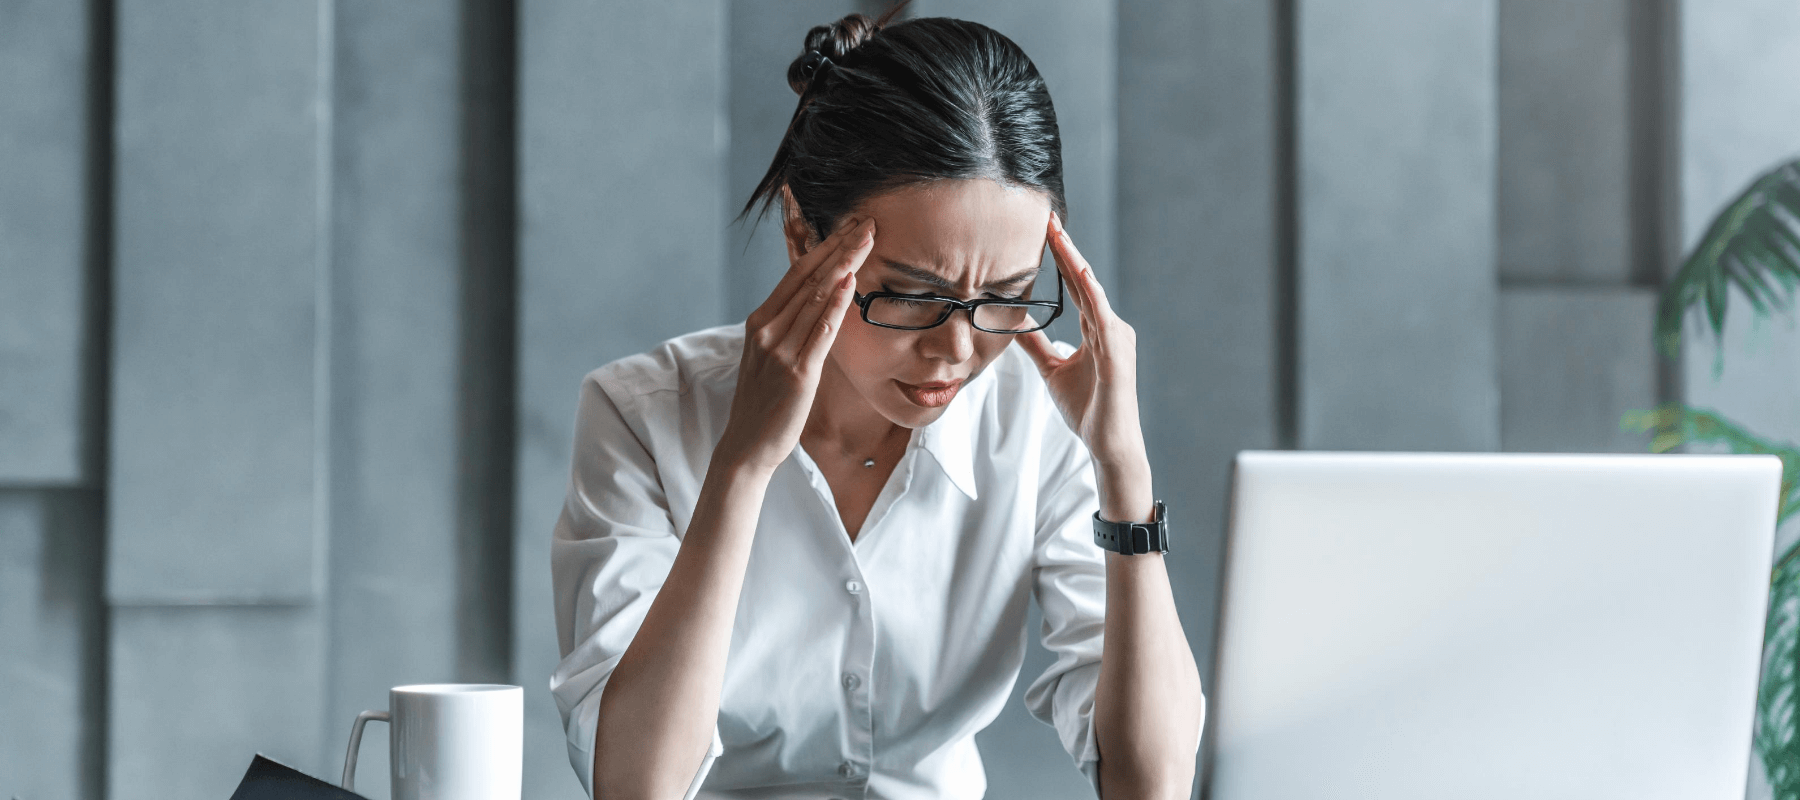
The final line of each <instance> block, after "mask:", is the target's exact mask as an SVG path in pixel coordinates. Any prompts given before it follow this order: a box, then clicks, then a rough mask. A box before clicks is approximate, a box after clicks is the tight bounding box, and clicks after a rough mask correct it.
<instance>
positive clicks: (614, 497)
mask: <svg viewBox="0 0 1800 800" xmlns="http://www.w3.org/2000/svg"><path fill="white" fill-rule="evenodd" d="M604 376H605V372H604V370H597V371H596V372H594V373H591V374H589V375H588V376H587V377H586V379H584V380H583V381H582V384H581V396H580V404H579V411H578V412H577V415H576V423H575V455H574V462H573V468H572V470H571V475H570V479H569V491H568V497H567V499H566V500H565V501H564V502H563V509H562V515H561V517H560V518H559V519H558V520H557V523H556V529H555V533H554V538H553V540H552V543H551V548H550V553H551V583H552V590H553V592H554V596H555V601H556V629H557V640H558V644H559V645H560V647H561V651H562V661H561V663H559V664H558V665H557V667H556V671H555V672H554V673H553V674H552V675H551V677H550V691H551V693H552V694H553V695H555V697H556V706H557V710H559V711H560V712H561V713H562V720H563V730H564V732H565V733H566V734H567V737H568V742H567V744H568V749H569V761H570V763H571V765H572V766H574V767H575V773H576V775H577V776H579V777H580V779H581V785H582V787H583V788H584V789H585V790H586V791H587V793H588V796H590V797H592V796H593V791H594V788H593V764H594V753H593V746H594V732H595V729H596V727H597V726H598V723H599V715H600V698H601V695H602V693H603V692H604V691H605V690H606V684H607V681H608V680H609V679H610V678H611V677H612V673H613V669H614V668H615V667H617V666H618V664H619V659H620V657H621V656H623V655H624V654H625V648H626V647H627V646H628V645H630V644H631V639H632V637H633V636H635V635H636V634H637V630H638V627H639V626H640V625H642V624H643V621H644V616H645V615H646V614H648V613H649V611H650V604H651V603H652V602H653V601H654V600H655V599H656V593H657V591H659V590H660V589H661V588H662V585H663V582H664V581H665V580H666V579H667V578H668V575H669V567H670V566H671V565H672V564H673V563H674V561H675V554H676V552H677V551H678V550H679V548H680V544H681V542H680V539H679V538H678V537H677V535H676V532H675V526H674V522H673V518H672V516H671V515H670V513H669V506H668V500H667V498H666V497H665V496H664V494H663V490H662V484H661V481H660V480H659V478H658V476H657V470H656V461H655V459H654V457H653V456H652V453H651V449H650V447H649V446H647V444H646V443H647V442H648V441H650V438H649V436H648V433H647V431H645V430H644V429H643V426H642V422H641V420H642V416H641V415H639V414H637V413H636V407H635V404H636V402H637V398H636V397H635V396H632V395H629V394H625V393H623V392H619V393H609V391H608V387H607V385H606V382H605V381H604ZM723 750H724V748H723V746H722V743H721V742H720V740H719V733H718V728H717V726H715V727H714V729H713V743H712V749H711V751H710V752H709V753H708V754H707V755H706V757H705V760H704V762H703V763H702V765H701V769H700V773H699V774H698V775H696V776H695V778H694V786H693V787H692V788H690V790H689V792H688V796H689V797H692V796H693V794H694V793H695V790H696V789H697V788H698V786H699V784H700V782H701V781H702V780H704V778H705V775H706V772H707V771H708V770H709V769H710V768H711V766H712V761H713V759H714V758H715V757H716V756H717V755H718V754H719V753H721V752H723Z"/></svg>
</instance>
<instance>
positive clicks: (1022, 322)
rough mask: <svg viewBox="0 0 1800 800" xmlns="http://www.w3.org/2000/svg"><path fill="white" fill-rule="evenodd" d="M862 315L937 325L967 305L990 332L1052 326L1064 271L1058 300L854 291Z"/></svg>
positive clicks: (912, 327) (904, 326)
mask: <svg viewBox="0 0 1800 800" xmlns="http://www.w3.org/2000/svg"><path fill="white" fill-rule="evenodd" d="M852 295H853V296H854V297H855V298H856V305H857V306H858V307H860V308H862V318H863V321H864V322H867V323H869V324H870V325H880V326H881V327H883V328H893V329H895V330H902V331H922V330H925V329H927V328H935V327H937V326H939V325H942V324H944V321H945V320H948V319H950V315H951V314H954V313H956V310H957V309H959V308H960V309H968V311H969V324H971V325H974V326H975V330H978V331H986V332H988V333H1030V332H1032V331H1041V330H1043V329H1044V328H1046V327H1049V325H1050V323H1051V322H1054V321H1055V320H1056V318H1057V317H1059V316H1062V311H1063V303H1062V301H1063V283H1062V273H1061V272H1058V273H1056V302H1054V303H1053V302H1050V301H1048V300H969V301H966V302H965V301H962V300H958V299H956V298H954V297H941V296H938V295H930V294H901V293H899V292H870V293H868V294H862V293H860V292H852Z"/></svg>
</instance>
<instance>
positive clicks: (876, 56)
mask: <svg viewBox="0 0 1800 800" xmlns="http://www.w3.org/2000/svg"><path fill="white" fill-rule="evenodd" d="M899 10H900V7H899V6H896V7H895V8H893V9H891V10H889V11H888V12H887V13H886V14H883V15H882V17H881V19H879V20H872V19H870V18H869V17H867V16H864V15H862V14H851V15H849V16H847V17H844V18H843V19H840V20H838V21H837V22H835V23H832V24H830V25H820V26H818V27H815V28H813V29H812V30H810V31H808V32H807V34H806V43H805V49H804V50H803V51H802V53H801V54H800V57H799V58H796V59H794V62H793V64H791V65H789V67H788V73H787V79H788V85H789V86H790V87H792V88H793V90H794V91H795V92H797V93H798V94H799V95H800V105H799V107H797V108H796V109H795V110H794V117H793V119H792V120H791V121H789V122H788V129H787V135H785V136H784V137H782V140H781V146H780V147H778V148H776V150H775V160H774V163H772V164H770V165H769V171H768V173H767V174H765V175H763V179H762V182H761V183H758V184H757V185H756V191H755V192H754V193H752V194H751V196H750V201H749V202H748V203H746V204H744V210H743V212H742V213H740V214H739V215H738V218H739V219H742V218H743V217H744V216H745V215H747V214H749V213H750V211H751V210H752V209H753V208H755V207H756V204H757V203H758V202H759V201H760V202H761V203H762V205H763V213H766V212H767V211H768V208H769V206H770V205H771V204H772V203H774V202H775V200H776V199H777V198H778V197H780V195H781V187H782V185H783V184H786V185H787V187H788V189H789V191H791V192H792V193H793V197H794V202H796V203H797V204H798V205H799V206H800V212H801V214H802V215H803V216H804V218H805V220H806V222H807V223H808V224H809V225H811V226H812V229H813V232H814V233H815V234H817V235H818V236H819V237H821V238H823V237H824V236H825V235H826V234H828V233H829V232H830V231H831V230H832V229H833V228H834V227H835V226H836V224H837V222H838V220H840V219H842V218H843V216H844V215H845V214H847V213H849V212H850V211H851V210H852V209H854V208H856V207H857V205H858V204H860V203H862V202H863V201H864V200H866V199H868V198H870V197H872V196H874V195H877V194H880V193H882V192H885V191H889V190H892V189H897V188H900V187H901V186H905V185H908V184H914V183H921V182H926V181H934V180H944V179H962V178H991V179H994V180H997V181H1000V182H1001V183H1005V184H1009V185H1013V186H1020V187H1025V188H1029V189H1034V190H1037V191H1041V192H1044V193H1045V194H1047V195H1049V197H1050V204H1051V208H1052V209H1054V210H1055V211H1056V213H1057V214H1058V215H1059V216H1062V217H1064V218H1065V219H1066V218H1067V202H1066V200H1065V199H1064V197H1063V179H1062V140H1061V138H1060V137H1059V136H1058V135H1057V132H1056V111H1055V109H1054V108H1052V107H1051V105H1050V92H1049V91H1048V90H1047V89H1046V88H1045V87H1044V79H1043V78H1042V77H1041V76H1039V75H1038V71H1037V67H1036V66H1035V65H1033V64H1032V63H1031V59H1030V58H1028V57H1026V55H1025V51H1024V50H1021V49H1019V46H1018V45H1017V44H1014V43H1013V41H1012V40H1011V39H1008V38H1006V37H1005V36H1002V35H1000V33H998V32H997V31H995V30H994V29H992V28H989V27H987V26H985V25H980V24H977V23H974V22H966V21H963V20H957V19H945V18H941V17H932V18H923V19H913V20H907V21H905V22H900V23H897V24H894V25H888V24H887V21H888V20H889V19H890V18H892V17H893V16H894V14H895V13H896V12H897V11H899ZM814 51H817V53H818V54H819V55H822V56H824V58H825V59H828V60H829V62H830V63H823V62H821V61H820V59H819V55H814V54H813V52H814ZM759 217H760V215H759Z"/></svg>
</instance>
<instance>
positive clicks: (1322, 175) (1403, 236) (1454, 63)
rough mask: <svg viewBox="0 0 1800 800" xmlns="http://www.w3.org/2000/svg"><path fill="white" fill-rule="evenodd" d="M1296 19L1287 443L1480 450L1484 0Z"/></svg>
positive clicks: (1485, 346)
mask: <svg viewBox="0 0 1800 800" xmlns="http://www.w3.org/2000/svg"><path fill="white" fill-rule="evenodd" d="M1295 8H1296V20H1295V27H1296V30H1295V39H1294V41H1295V53H1296V78H1295V86H1296V96H1295V99H1294V103H1295V109H1296V127H1297V141H1298V144H1297V147H1298V152H1297V153H1296V155H1295V160H1296V163H1297V165H1298V166H1297V168H1298V181H1299V183H1298V192H1299V195H1298V197H1299V201H1298V202H1299V211H1298V213H1299V234H1298V242H1299V254H1298V291H1299V300H1298V305H1299V317H1298V322H1297V324H1298V328H1297V335H1298V337H1299V344H1298V358H1299V365H1298V374H1299V385H1298V387H1297V391H1298V404H1299V420H1298V424H1299V440H1298V443H1299V444H1300V446H1301V447H1304V448H1309V449H1312V448H1317V449H1358V450H1361V449H1400V450H1413V449H1423V450H1492V449H1495V448H1497V447H1498V446H1499V444H1500V425H1499V388H1498V381H1497V379H1496V370H1495V367H1496V363H1497V362H1496V348H1495V346H1494V308H1495V297H1494V293H1495V284H1496V281H1495V266H1494V263H1495V262H1494V258H1495V256H1494V252H1495V231H1494V224H1495V213H1494V204H1495V186H1494V181H1495V162H1494V159H1495V128H1496V122H1495V100H1494V97H1495V91H1496V90H1495V55H1494V53H1495V48H1496V46H1497V45H1496V27H1495V18H1496V15H1495V5H1494V1H1493V0H1475V1H1472V2H1461V3H1439V2H1431V0H1375V1H1372V2H1362V3H1343V2H1331V1H1330V0H1299V1H1298V2H1297V3H1296V6H1295Z"/></svg>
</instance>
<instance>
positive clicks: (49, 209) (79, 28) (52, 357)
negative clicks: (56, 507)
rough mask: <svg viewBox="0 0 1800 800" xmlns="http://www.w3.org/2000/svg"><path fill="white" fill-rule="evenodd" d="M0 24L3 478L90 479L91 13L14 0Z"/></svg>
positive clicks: (47, 0)
mask: <svg viewBox="0 0 1800 800" xmlns="http://www.w3.org/2000/svg"><path fill="white" fill-rule="evenodd" d="M4 13H5V17H4V24H0V163H4V164H6V168H7V169H6V181H5V182H4V185H0V286H4V287H5V291H0V386H7V387H30V391H16V390H15V391H8V392H5V393H4V394H3V396H0V484H43V485H73V484H79V483H90V482H92V481H93V479H94V477H95V475H94V470H95V463H94V462H95V458H94V456H95V455H96V453H95V452H94V451H95V447H96V446H97V444H98V442H95V441H93V437H92V436H91V434H92V432H93V430H94V425H93V424H92V423H93V420H92V419H91V418H90V416H89V415H87V412H88V410H89V409H90V408H91V407H92V406H93V404H91V403H87V402H84V401H85V400H86V399H87V398H90V397H93V396H94V394H95V392H94V387H93V386H92V383H93V381H92V380H91V379H90V374H89V373H87V372H84V370H83V367H84V366H85V365H86V364H87V363H89V359H86V358H84V356H85V355H86V354H87V350H88V349H89V348H91V347H92V346H94V345H95V344H97V343H96V342H94V341H93V339H94V336H93V329H92V326H90V325H88V324H87V322H88V320H89V315H88V314H87V304H88V302H89V299H90V289H89V286H88V282H89V274H90V269H89V267H90V263H91V260H92V258H93V255H94V253H93V244H94V242H93V240H92V238H91V237H90V232H91V230H92V227H93V223H94V220H92V219H90V217H89V208H90V206H89V203H88V196H89V193H88V179H89V177H90V175H91V169H90V165H89V163H88V161H89V148H90V146H91V141H92V140H91V139H90V137H89V135H88V81H89V77H90V72H89V70H90V64H91V63H92V58H91V51H90V47H89V38H90V37H89V29H90V26H91V23H92V19H91V14H90V13H89V9H88V8H87V7H86V6H84V5H83V4H81V3H70V2H63V1H62V0H30V1H29V2H16V3H9V4H8V6H7V8H6V10H5V12H4Z"/></svg>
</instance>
